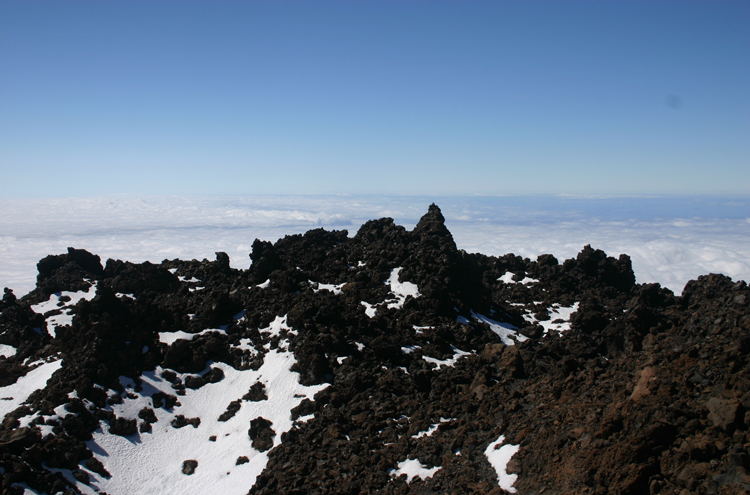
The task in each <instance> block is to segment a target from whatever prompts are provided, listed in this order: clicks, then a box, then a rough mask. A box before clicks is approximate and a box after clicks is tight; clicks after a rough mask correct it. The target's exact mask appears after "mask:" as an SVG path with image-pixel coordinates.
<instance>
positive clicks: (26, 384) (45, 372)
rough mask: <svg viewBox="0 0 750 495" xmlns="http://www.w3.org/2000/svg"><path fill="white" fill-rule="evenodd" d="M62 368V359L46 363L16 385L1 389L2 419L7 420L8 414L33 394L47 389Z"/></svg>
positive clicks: (17, 381) (0, 415)
mask: <svg viewBox="0 0 750 495" xmlns="http://www.w3.org/2000/svg"><path fill="white" fill-rule="evenodd" d="M33 364H36V363H32V365H33ZM61 366H62V360H61V359H58V360H56V361H50V362H49V363H44V364H42V365H41V366H38V367H36V368H34V369H33V370H31V371H29V372H28V373H26V374H25V375H24V376H22V377H20V378H18V380H16V383H14V384H12V385H8V386H5V387H0V418H5V415H6V414H8V413H9V412H12V411H14V410H15V409H16V408H17V407H18V406H20V405H21V404H23V403H24V402H26V399H28V398H29V396H30V395H31V394H32V393H34V392H36V391H37V390H39V389H42V388H44V387H46V386H47V381H48V380H49V379H50V378H51V377H52V374H53V373H54V372H55V371H57V370H59V369H60V367H61Z"/></svg>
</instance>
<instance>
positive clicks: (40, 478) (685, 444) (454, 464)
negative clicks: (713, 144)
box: [0, 205, 750, 494]
mask: <svg viewBox="0 0 750 495" xmlns="http://www.w3.org/2000/svg"><path fill="white" fill-rule="evenodd" d="M251 258H252V260H253V265H252V266H251V267H250V269H249V270H246V271H243V270H233V269H231V268H230V267H229V263H228V257H226V255H225V254H224V253H217V260H216V261H208V260H203V261H196V260H193V261H182V260H171V261H169V260H165V261H164V262H162V263H160V264H158V265H155V264H150V263H143V264H132V263H128V262H123V261H115V260H108V261H107V262H106V264H105V267H104V268H102V266H101V263H100V262H99V258H98V257H97V256H94V255H92V254H90V253H87V252H85V251H81V250H74V249H71V250H69V251H68V253H67V254H62V255H58V256H50V257H47V258H45V259H44V260H42V261H41V262H40V263H39V271H40V274H39V279H38V286H37V289H36V290H34V291H33V292H31V293H30V294H28V295H26V296H24V297H22V298H20V299H18V300H17V299H16V297H15V296H13V295H12V293H10V292H6V295H5V297H4V298H3V300H2V303H0V304H1V305H2V306H0V311H1V313H0V344H4V345H7V346H12V347H14V348H15V349H16V354H15V355H12V356H10V357H8V358H0V386H6V385H9V384H12V383H14V382H16V380H17V379H19V377H23V376H24V375H26V374H27V373H28V372H29V366H28V364H29V363H32V362H34V361H38V360H40V359H44V358H47V357H50V356H58V357H61V358H62V359H63V366H62V368H61V369H60V370H59V371H57V372H56V373H55V374H54V375H52V378H50V380H49V381H48V382H47V387H46V388H44V389H43V390H41V391H38V392H36V393H34V394H32V395H31V396H30V398H29V402H28V404H27V405H25V406H22V407H19V408H18V409H16V410H15V411H13V412H11V413H9V414H8V415H7V416H6V417H5V418H4V420H3V422H2V427H1V429H0V467H2V469H3V471H2V474H1V475H0V477H2V490H8V493H21V491H19V490H20V489H19V488H18V487H17V485H16V484H18V483H27V484H28V485H29V486H30V487H32V488H33V489H35V490H38V491H40V492H48V493H57V492H64V491H65V490H71V489H74V487H73V485H72V484H71V483H72V482H71V481H70V479H71V478H65V477H64V476H62V475H61V474H55V473H53V472H51V471H50V470H49V469H47V468H59V469H67V470H70V473H71V475H72V477H73V478H75V479H76V480H77V481H78V482H79V483H89V482H91V481H90V480H89V476H90V475H91V476H94V474H96V475H97V476H102V477H106V476H110V473H109V472H108V471H107V468H106V465H104V464H102V463H101V462H100V461H99V460H97V459H96V458H94V457H92V452H91V451H89V450H88V448H87V447H86V443H85V442H86V441H87V440H89V439H90V438H91V432H92V431H94V430H95V429H96V428H98V427H99V426H100V425H106V426H107V427H108V431H110V433H112V434H117V435H123V436H126V437H127V436H133V435H138V434H142V435H146V434H149V432H150V431H151V428H152V425H153V424H155V423H156V422H157V419H156V416H155V414H154V411H153V409H149V408H146V409H142V410H141V411H140V412H138V414H137V416H134V417H132V418H129V417H128V418H125V417H123V418H120V417H117V416H115V415H114V414H113V413H112V411H110V410H108V409H107V406H108V404H113V403H117V401H118V400H119V401H122V400H123V399H122V396H121V395H120V394H122V395H125V394H127V393H128V391H127V390H125V389H124V388H123V386H122V384H121V381H120V377H121V376H125V377H129V378H130V379H131V380H133V381H134V382H135V383H136V385H137V384H138V383H139V380H140V378H139V377H140V376H141V374H142V373H143V372H145V371H151V370H154V369H155V368H156V367H157V366H161V367H162V368H163V369H164V370H163V372H162V377H163V379H164V380H167V381H168V382H171V384H172V388H173V390H174V394H173V395H172V394H164V393H159V394H154V396H153V407H154V408H156V409H159V408H162V407H164V408H165V409H167V410H169V409H171V408H173V407H175V404H177V403H178V401H179V400H180V397H181V396H182V395H184V394H185V393H186V388H187V389H188V390H187V391H188V392H189V391H190V390H196V389H201V390H206V389H207V388H204V387H208V388H210V387H211V384H213V383H217V382H219V381H221V380H222V379H223V378H224V374H223V373H222V372H221V370H220V369H218V368H215V367H214V368H208V371H205V370H206V369H207V366H209V365H210V363H226V364H228V365H230V366H232V367H234V368H235V369H237V370H243V369H259V368H260V366H261V365H262V364H263V362H264V356H265V355H266V354H267V353H268V352H271V351H273V350H278V349H280V348H281V347H284V348H286V347H288V349H289V350H290V351H292V352H293V353H294V356H295V357H296V360H297V362H296V364H294V366H293V368H292V369H293V371H296V372H297V373H299V381H300V382H301V383H302V384H304V385H312V384H321V383H329V384H330V386H329V387H327V388H325V389H324V390H322V391H321V392H319V393H318V394H317V395H316V396H315V400H314V401H310V400H305V401H303V402H301V403H300V404H299V406H297V407H296V408H295V409H293V410H292V412H291V417H292V418H293V419H294V420H297V419H298V418H301V417H305V421H304V422H301V421H300V422H297V423H295V426H293V427H292V429H291V430H290V431H288V432H286V433H283V434H281V435H280V439H281V445H278V446H277V447H275V448H272V449H271V447H272V446H273V444H274V439H276V431H279V430H275V429H274V427H272V424H271V422H270V421H269V420H267V419H265V418H263V417H257V418H255V419H253V420H252V421H251V424H250V425H249V430H247V428H248V426H247V425H246V426H244V428H245V429H246V431H247V434H246V440H247V448H248V449H251V448H254V449H255V450H260V451H266V452H267V454H268V455H269V463H268V465H267V468H266V469H265V471H263V473H262V474H261V475H260V477H259V478H258V479H257V481H256V483H255V484H254V485H253V486H249V485H248V486H247V487H244V492H248V491H249V492H250V493H254V494H277V493H288V494H306V493H315V492H317V493H342V494H343V493H346V494H359V493H493V494H494V493H502V490H501V488H500V487H499V486H498V477H497V473H496V472H495V470H494V469H493V468H492V466H491V465H490V463H489V461H488V459H487V457H486V456H485V449H487V446H488V445H490V444H491V443H492V442H495V441H496V440H497V439H498V438H499V436H500V435H504V437H505V444H510V445H518V446H519V449H518V452H517V453H516V454H515V455H514V456H513V457H512V458H511V460H510V462H509V463H508V466H507V471H508V473H511V474H516V475H517V476H518V477H517V479H516V481H515V483H514V485H513V486H514V488H515V489H517V491H518V493H521V494H535V493H545V494H546V493H553V494H579V493H592V494H605V493H616V494H643V493H660V494H672V493H726V494H733V493H746V492H748V491H750V476H749V475H748V472H749V469H750V457H749V456H750V443H749V442H748V427H749V426H750V412H749V411H750V375H749V371H750V368H748V366H749V365H750V363H749V362H748V354H749V353H750V310H749V309H748V308H749V305H750V293H748V292H749V291H748V288H747V286H746V284H745V283H744V282H733V281H732V280H730V279H729V278H727V277H725V276H722V275H715V274H712V275H707V276H703V277H699V279H698V280H695V281H692V282H690V283H689V284H688V285H687V286H686V288H685V291H684V292H683V294H682V296H675V295H674V294H672V293H671V292H670V291H669V290H666V289H664V288H661V287H660V286H658V285H657V284H649V285H638V284H636V283H635V277H634V276H633V272H632V268H631V263H630V258H629V257H628V256H626V255H620V256H619V258H617V259H615V258H612V257H609V256H607V255H606V254H605V253H603V252H602V251H600V250H596V249H594V248H592V247H590V246H586V247H584V248H583V250H582V251H581V253H580V254H579V255H578V256H577V257H576V258H575V259H569V260H565V261H563V262H562V263H560V262H559V261H558V260H557V259H555V258H554V257H553V256H551V255H542V256H540V257H539V259H538V261H531V260H529V259H524V258H521V257H518V256H514V255H512V254H508V255H505V256H502V257H489V256H484V255H481V254H469V253H466V252H464V251H460V250H457V249H456V246H455V243H454V241H453V238H452V236H451V234H450V232H449V231H448V229H447V228H446V226H445V222H444V218H443V216H442V214H441V212H440V209H439V208H438V207H437V206H436V205H431V206H430V207H429V211H428V212H427V214H426V215H425V216H424V217H423V218H422V219H421V220H420V221H419V223H418V224H417V226H416V227H415V229H414V230H413V231H411V232H410V231H407V230H406V229H404V228H403V227H401V226H398V225H395V224H394V222H393V220H392V219H388V218H384V219H380V220H373V221H370V222H367V223H366V224H364V225H363V226H362V227H361V228H360V230H359V231H358V232H357V234H356V235H355V236H354V237H351V238H350V237H348V234H347V232H346V231H341V232H335V231H334V232H328V231H325V230H323V229H316V230H311V231H309V232H308V233H306V234H304V235H293V236H287V237H285V238H283V239H280V240H279V241H277V242H276V243H274V244H271V243H269V242H263V241H256V242H255V243H253V246H252V253H251ZM398 268H400V270H396V269H398ZM394 271H395V274H396V275H395V276H394ZM509 272H510V274H509ZM524 280H526V282H523V281H524ZM528 280H531V281H530V282H529V281H528ZM196 281H197V282H196ZM266 281H268V284H267V285H266V284H264V282H266ZM92 283H95V284H96V296H95V297H93V299H91V300H90V301H87V300H81V301H80V302H78V303H76V304H73V305H72V306H70V308H69V309H70V312H71V314H72V324H71V325H70V326H67V327H66V326H63V327H58V328H57V331H56V335H55V337H54V338H53V337H52V336H51V335H50V334H49V333H48V332H47V331H46V328H47V325H48V324H50V323H49V322H50V318H52V317H53V316H54V314H53V313H54V310H52V311H50V312H47V313H45V314H44V315H42V314H38V313H36V312H35V311H33V310H32V308H31V305H33V304H39V303H42V302H44V301H48V300H49V299H50V296H51V295H52V294H53V293H55V292H59V291H70V292H76V291H81V290H86V289H87V288H88V287H90V285H91V284H92ZM258 284H262V285H263V286H264V287H258ZM411 284H413V286H412V285H411ZM61 301H62V300H61ZM62 304H63V306H60V308H62V309H58V310H57V311H62V310H63V309H64V310H66V311H67V310H68V306H65V302H64V301H62ZM284 315H286V325H287V326H288V327H289V328H291V329H293V331H288V330H285V329H282V330H280V332H281V333H280V334H278V335H274V334H272V333H270V332H261V331H259V329H264V328H268V327H269V325H271V323H272V322H273V321H274V320H275V318H276V317H281V316H284ZM240 316H241V317H240ZM35 328H36V329H38V330H35ZM219 328H221V331H216V332H203V331H204V330H206V329H219ZM177 331H184V332H187V333H188V334H196V335H194V336H193V338H192V340H178V341H176V342H175V343H173V344H171V345H167V344H165V343H162V342H161V341H160V338H159V333H160V332H177ZM508 344H513V345H508ZM280 346H281V347H280ZM24 363H26V364H24ZM176 372H177V373H190V375H187V376H185V375H182V376H184V377H185V379H184V380H181V379H180V378H178V376H177V374H176ZM104 390H114V391H119V394H118V395H111V394H110V395H109V396H108V395H107V394H106V393H105V392H104ZM73 392H75V393H73ZM273 393H274V392H273V390H272V389H269V388H267V387H266V385H263V384H262V383H260V382H258V383H256V384H255V385H253V386H252V387H251V388H250V389H249V390H248V389H247V388H245V389H244V390H238V391H237V396H236V397H231V398H227V399H226V402H227V409H226V412H225V413H224V414H223V415H222V418H223V419H222V421H228V420H230V419H231V418H232V417H233V416H234V414H235V413H236V411H238V410H239V409H240V408H241V407H245V406H244V405H243V404H252V403H262V402H263V401H266V400H269V398H271V397H272V395H273ZM243 394H244V395H243ZM230 401H231V402H230ZM61 405H64V406H65V407H64V409H65V411H66V413H65V415H64V416H61V419H60V420H59V421H57V424H53V425H45V427H47V429H46V430H44V431H47V432H51V433H46V436H44V437H42V425H40V424H38V423H34V422H33V421H32V422H31V424H30V425H29V426H26V427H23V428H21V427H20V424H21V423H20V420H22V419H23V418H25V417H27V416H28V415H29V414H33V413H40V414H44V415H47V416H49V415H50V414H52V413H51V411H53V410H55V409H56V408H58V406H61ZM311 416H312V417H311ZM204 419H205V418H204ZM175 421H176V423H175V424H173V425H171V427H172V428H175V429H179V428H185V427H187V428H200V427H201V424H202V423H201V418H186V417H183V416H179V417H177V418H175ZM203 424H205V421H204V423H203ZM425 432H430V433H429V434H427V433H425ZM420 433H422V434H420ZM243 435H244V433H243ZM206 441H216V438H215V437H212V438H207V439H206ZM268 449H270V450H268ZM190 455H191V453H190V452H185V457H184V458H183V459H188V460H185V461H184V464H183V465H182V467H181V469H182V470H183V471H182V472H183V473H185V474H186V475H191V476H192V477H191V478H190V479H194V478H195V477H198V476H199V475H201V474H202V472H203V471H204V470H205V469H206V468H204V465H205V464H201V466H200V467H199V468H198V463H197V461H195V460H191V459H190V457H189V456H190ZM234 459H236V461H235V460H234ZM407 459H412V460H413V459H418V460H419V462H420V463H421V464H422V465H424V466H427V467H428V468H432V467H436V466H440V467H441V469H439V470H438V471H437V472H435V473H434V474H433V475H432V477H429V478H426V479H421V478H418V477H417V478H414V479H412V480H411V481H410V482H409V483H407V482H406V477H403V476H402V477H399V478H396V477H394V476H391V475H390V474H389V470H393V469H396V468H397V466H398V465H399V463H401V462H402V461H405V460H407ZM247 462H248V458H247V457H245V456H244V455H242V456H240V455H238V456H237V457H235V458H233V460H232V463H233V464H235V463H236V465H238V466H239V465H242V464H245V463H247ZM45 466H46V467H47V468H45ZM74 490H75V489H74ZM4 493H5V492H4Z"/></svg>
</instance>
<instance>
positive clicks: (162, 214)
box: [0, 195, 750, 296]
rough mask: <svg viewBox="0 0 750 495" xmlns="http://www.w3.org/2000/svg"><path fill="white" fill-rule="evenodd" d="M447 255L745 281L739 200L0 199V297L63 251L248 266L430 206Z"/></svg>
mask: <svg viewBox="0 0 750 495" xmlns="http://www.w3.org/2000/svg"><path fill="white" fill-rule="evenodd" d="M433 202H434V203H436V204H438V205H439V206H440V208H441V209H442V211H443V215H444V216H445V218H446V225H447V226H448V228H449V229H450V231H451V232H452V233H453V236H454V238H455V240H456V244H457V245H458V247H459V248H461V249H465V250H466V251H469V252H481V253H484V254H488V255H502V254H506V253H515V254H517V255H520V256H523V257H529V258H532V259H534V258H536V257H537V256H538V255H540V254H544V253H552V254H554V255H555V256H556V257H557V258H558V259H560V260H561V261H562V260H563V259H566V258H570V257H574V256H575V255H576V254H577V253H578V252H579V251H580V250H581V248H582V247H583V246H584V245H586V244H590V245H591V246H592V247H594V248H598V249H602V250H604V251H605V252H607V254H609V255H611V256H617V255H619V254H620V253H627V254H629V255H630V256H631V258H632V260H633V268H634V270H635V274H636V278H637V281H638V282H639V283H647V282H648V283H650V282H658V283H660V284H662V285H664V286H666V287H668V288H670V289H672V290H673V291H674V292H675V293H678V294H679V293H681V292H682V289H683V287H684V285H685V283H686V282H687V281H689V280H691V279H694V278H697V277H698V276H699V275H703V274H707V273H724V274H726V275H728V276H730V277H732V278H733V279H735V280H737V279H742V280H748V279H750V197H748V196H731V197H729V196H721V197H719V196H713V197H709V196H694V197H685V196H683V197H583V196H460V197H459V196H453V197H437V196H435V197H433V196H429V197H426V196H399V197H386V196H304V195H279V196H219V197H200V196H109V197H90V198H23V199H12V198H11V199H0V287H6V286H7V287H10V288H12V289H13V290H14V291H15V293H16V294H17V295H18V296H20V295H22V294H25V293H27V292H28V291H30V290H31V289H33V288H34V284H35V280H36V263H37V262H38V261H39V260H40V259H41V258H43V257H44V256H46V255H48V254H59V253H64V252H66V250H67V248H68V247H69V246H72V247H76V248H80V249H87V250H89V251H91V252H93V253H95V254H98V255H99V256H101V257H102V261H104V260H106V259H107V258H115V259H122V260H127V261H132V262H142V261H146V260H148V261H151V262H160V261H162V260H164V259H174V258H182V259H203V258H208V259H211V260H213V259H215V255H214V253H215V252H216V251H224V252H226V253H228V254H229V256H230V259H231V264H232V266H233V267H235V268H247V267H248V266H249V265H250V258H249V257H248V253H249V252H250V248H251V245H252V242H253V240H254V239H256V238H259V239H263V240H269V241H275V240H276V239H279V238H280V237H283V236H285V235H288V234H296V233H302V232H305V231H307V230H309V229H311V228H320V227H322V228H325V229H336V230H340V229H347V230H348V231H349V234H350V235H354V234H355V233H356V231H357V229H358V228H359V227H360V226H361V225H362V224H363V223H364V222H366V221H367V220H371V219H375V218H381V217H392V218H393V219H394V220H395V221H396V223H398V224H400V225H404V226H405V227H406V228H408V229H411V228H413V227H414V225H416V223H417V221H418V220H419V218H420V217H421V216H422V215H423V214H424V213H425V212H426V211H427V207H428V206H429V205H430V203H433Z"/></svg>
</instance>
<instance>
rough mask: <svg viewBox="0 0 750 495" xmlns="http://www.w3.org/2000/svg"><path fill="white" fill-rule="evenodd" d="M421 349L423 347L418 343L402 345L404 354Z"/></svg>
mask: <svg viewBox="0 0 750 495" xmlns="http://www.w3.org/2000/svg"><path fill="white" fill-rule="evenodd" d="M419 349H421V347H420V346H418V345H405V346H403V347H401V352H403V353H404V354H411V353H413V352H415V351H418V350H419Z"/></svg>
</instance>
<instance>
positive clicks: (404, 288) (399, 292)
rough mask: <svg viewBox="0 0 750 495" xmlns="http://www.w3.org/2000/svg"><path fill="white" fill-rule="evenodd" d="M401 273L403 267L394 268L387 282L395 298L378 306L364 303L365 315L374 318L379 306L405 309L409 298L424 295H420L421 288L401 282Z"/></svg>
mask: <svg viewBox="0 0 750 495" xmlns="http://www.w3.org/2000/svg"><path fill="white" fill-rule="evenodd" d="M400 271H401V267H398V268H394V269H393V270H391V274H390V276H389V277H388V280H386V281H385V284H386V285H389V286H390V287H391V294H393V295H394V296H395V297H393V298H389V299H386V300H385V301H383V302H380V303H377V304H370V303H368V302H365V301H362V302H361V304H362V306H364V307H365V314H366V315H367V316H369V317H370V318H374V317H375V315H376V314H378V306H382V305H383V304H385V305H386V307H387V308H388V309H401V308H403V307H404V302H405V301H406V298H407V297H408V296H411V297H420V296H421V295H422V294H420V293H419V288H418V287H417V286H416V284H413V283H411V282H399V280H398V273H399V272H400Z"/></svg>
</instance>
